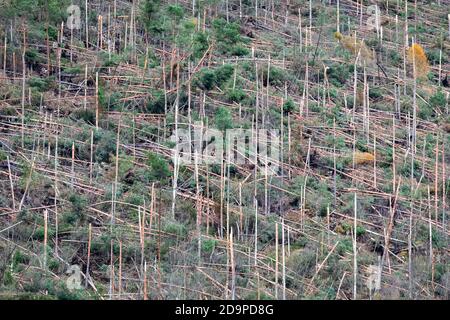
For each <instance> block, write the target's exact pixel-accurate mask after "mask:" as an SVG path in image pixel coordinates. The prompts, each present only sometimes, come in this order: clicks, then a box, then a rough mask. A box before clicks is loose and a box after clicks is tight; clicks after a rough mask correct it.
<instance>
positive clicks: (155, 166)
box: [147, 152, 171, 182]
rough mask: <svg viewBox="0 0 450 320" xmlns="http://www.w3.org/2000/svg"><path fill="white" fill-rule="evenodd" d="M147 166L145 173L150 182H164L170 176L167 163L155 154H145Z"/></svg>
mask: <svg viewBox="0 0 450 320" xmlns="http://www.w3.org/2000/svg"><path fill="white" fill-rule="evenodd" d="M147 165H148V166H149V167H150V169H149V171H148V172H147V174H148V177H149V180H150V181H155V182H158V181H160V182H164V181H165V180H166V179H167V178H168V177H170V176H171V172H170V170H169V165H168V164H167V161H166V160H165V159H164V158H162V157H161V156H160V155H158V154H156V153H153V152H149V153H148V154H147Z"/></svg>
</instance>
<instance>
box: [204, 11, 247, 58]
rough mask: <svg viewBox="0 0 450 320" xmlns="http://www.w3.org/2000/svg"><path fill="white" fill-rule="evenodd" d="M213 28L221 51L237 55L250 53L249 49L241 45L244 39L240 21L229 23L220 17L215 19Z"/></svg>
mask: <svg viewBox="0 0 450 320" xmlns="http://www.w3.org/2000/svg"><path fill="white" fill-rule="evenodd" d="M212 28H213V32H214V37H215V39H216V42H217V48H218V50H219V52H221V53H224V54H229V55H236V56H243V55H246V54H248V50H246V49H245V48H243V47H242V46H241V44H242V43H243V42H244V40H243V39H242V37H241V35H240V26H239V24H238V23H236V22H232V23H227V22H226V21H225V20H224V19H222V18H220V19H216V20H214V21H213V23H212Z"/></svg>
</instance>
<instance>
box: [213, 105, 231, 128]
mask: <svg viewBox="0 0 450 320" xmlns="http://www.w3.org/2000/svg"><path fill="white" fill-rule="evenodd" d="M214 123H215V124H216V127H217V128H218V129H219V130H221V131H225V130H226V129H230V128H232V127H233V117H232V116H231V112H230V110H228V109H227V108H225V107H219V109H217V112H216V116H215V118H214Z"/></svg>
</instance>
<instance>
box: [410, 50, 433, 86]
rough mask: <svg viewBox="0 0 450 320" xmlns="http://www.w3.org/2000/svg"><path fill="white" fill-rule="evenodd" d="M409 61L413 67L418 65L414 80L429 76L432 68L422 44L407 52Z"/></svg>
mask: <svg viewBox="0 0 450 320" xmlns="http://www.w3.org/2000/svg"><path fill="white" fill-rule="evenodd" d="M407 57H408V61H409V63H410V64H411V65H413V64H414V62H415V64H416V72H415V73H414V78H422V77H426V76H427V75H428V72H429V70H430V66H429V64H428V58H427V55H426V54H425V50H423V48H422V46H421V45H420V44H417V43H414V44H413V45H412V46H411V47H409V48H408V51H407Z"/></svg>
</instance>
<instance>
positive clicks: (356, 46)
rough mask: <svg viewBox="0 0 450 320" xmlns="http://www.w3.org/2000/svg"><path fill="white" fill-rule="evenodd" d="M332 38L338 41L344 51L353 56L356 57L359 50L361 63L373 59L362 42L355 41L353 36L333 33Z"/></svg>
mask: <svg viewBox="0 0 450 320" xmlns="http://www.w3.org/2000/svg"><path fill="white" fill-rule="evenodd" d="M334 37H335V38H336V39H338V40H339V42H340V43H341V44H342V46H343V47H344V48H345V49H347V50H348V51H350V52H351V53H353V54H354V55H357V54H358V52H359V51H360V50H361V53H360V55H361V60H362V61H370V60H372V59H373V55H372V52H371V51H370V50H369V48H367V46H366V44H365V43H364V40H357V39H356V37H355V36H352V37H350V36H344V35H343V34H342V33H340V32H335V33H334Z"/></svg>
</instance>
